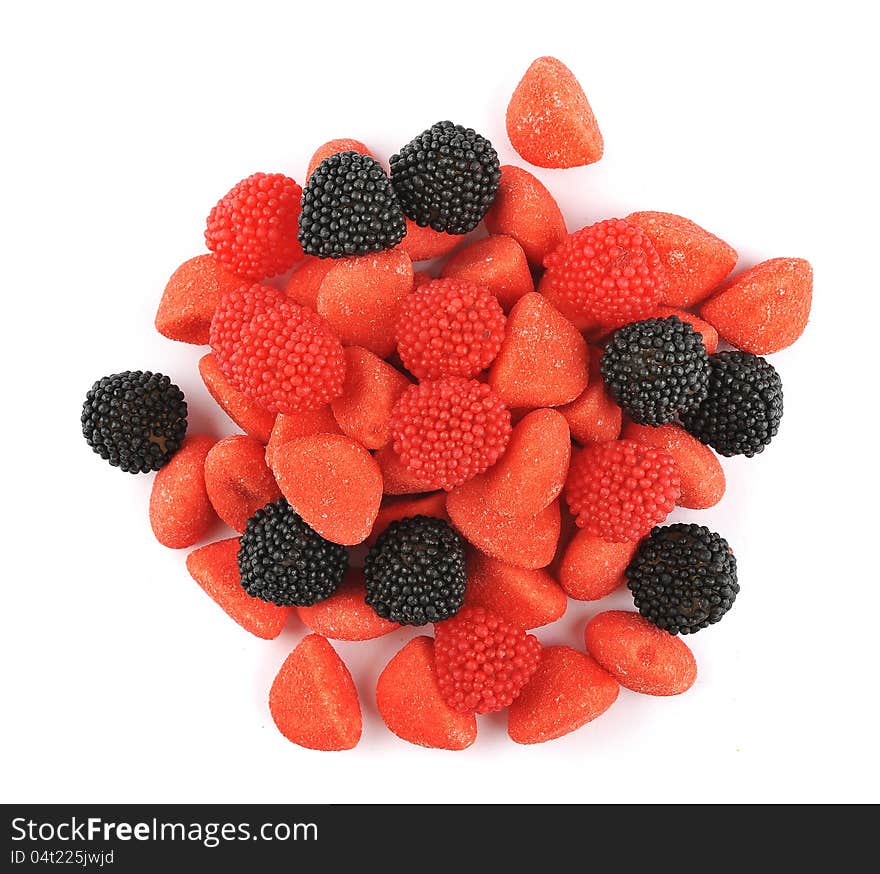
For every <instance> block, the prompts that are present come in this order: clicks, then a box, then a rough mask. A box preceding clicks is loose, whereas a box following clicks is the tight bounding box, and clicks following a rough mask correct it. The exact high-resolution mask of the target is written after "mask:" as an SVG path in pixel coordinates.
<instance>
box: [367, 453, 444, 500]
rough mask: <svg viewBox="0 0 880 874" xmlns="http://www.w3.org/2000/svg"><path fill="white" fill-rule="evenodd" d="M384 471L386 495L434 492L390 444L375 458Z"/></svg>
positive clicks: (383, 480)
mask: <svg viewBox="0 0 880 874" xmlns="http://www.w3.org/2000/svg"><path fill="white" fill-rule="evenodd" d="M374 458H375V459H376V463H377V464H378V465H379V469H380V470H381V471H382V490H383V492H384V493H385V494H386V495H417V494H419V493H421V492H430V491H433V487H432V486H431V485H430V484H429V483H426V482H424V481H423V480H420V479H419V478H418V477H416V476H415V475H414V474H413V473H412V471H410V469H409V468H408V467H407V466H406V465H405V464H404V463H403V461H402V460H401V458H400V456H399V455H398V454H397V453H396V452H395V451H394V447H393V446H392V445H391V444H390V443H388V444H386V445H385V446H383V447H382V448H381V449H378V450H377V451H376V454H375V456H374Z"/></svg>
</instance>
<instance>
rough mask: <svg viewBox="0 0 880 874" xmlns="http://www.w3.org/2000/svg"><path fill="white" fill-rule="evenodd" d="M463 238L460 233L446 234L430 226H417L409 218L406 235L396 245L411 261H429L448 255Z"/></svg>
mask: <svg viewBox="0 0 880 874" xmlns="http://www.w3.org/2000/svg"><path fill="white" fill-rule="evenodd" d="M463 239H464V237H463V236H462V235H461V234H447V233H446V231H435V230H434V229H433V228H432V227H424V228H423V227H419V225H417V224H416V223H415V222H414V221H413V220H412V219H411V218H408V219H407V220H406V236H405V237H404V238H403V240H402V241H401V242H400V244H399V245H398V247H397V248H398V249H400V251H401V252H406V254H407V255H409V257H410V260H412V261H431V260H433V259H434V258H442V257H443V256H444V255H448V254H449V253H450V252H451V251H452V250H453V249H454V248H455V247H456V246H458V244H459V243H460V242H461V241H462V240H463Z"/></svg>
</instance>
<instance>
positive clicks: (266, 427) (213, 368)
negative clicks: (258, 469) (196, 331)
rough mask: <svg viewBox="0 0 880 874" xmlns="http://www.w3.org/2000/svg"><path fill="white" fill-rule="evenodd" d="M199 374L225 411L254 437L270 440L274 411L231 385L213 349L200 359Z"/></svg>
mask: <svg viewBox="0 0 880 874" xmlns="http://www.w3.org/2000/svg"><path fill="white" fill-rule="evenodd" d="M199 373H200V374H201V377H202V382H204V383H205V388H207V389H208V391H209V392H210V394H211V397H212V398H214V400H215V401H216V402H217V404H218V405H219V406H220V408H221V409H222V410H223V412H224V413H226V415H227V416H229V418H230V419H232V421H233V422H235V424H236V425H238V427H239V428H241V430H242V431H244V432H246V433H247V434H250V436H251V437H253V438H254V439H255V440H259V441H260V443H264V444H265V443H268V442H269V435H270V434H271V433H272V426H273V425H274V424H275V413H270V412H269V411H268V410H266V409H264V408H263V407H261V406H260V405H259V404H258V403H256V402H254V401H252V400H251V399H250V398H249V397H248V396H247V395H246V394H244V393H243V392H240V391H239V390H238V389H237V388H235V387H234V386H232V385H230V383H229V380H227V379H226V377H225V376H224V375H223V371H221V370H220V365H219V364H218V363H217V359H216V358H215V357H214V353H213V352H209V353H208V354H207V355H204V356H202V358H201V359H200V360H199Z"/></svg>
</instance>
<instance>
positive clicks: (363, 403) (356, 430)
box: [330, 346, 411, 449]
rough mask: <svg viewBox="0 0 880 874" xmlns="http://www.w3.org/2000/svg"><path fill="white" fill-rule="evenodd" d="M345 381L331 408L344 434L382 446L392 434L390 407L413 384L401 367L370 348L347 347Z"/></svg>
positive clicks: (368, 444) (366, 444) (365, 442)
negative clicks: (394, 366)
mask: <svg viewBox="0 0 880 874" xmlns="http://www.w3.org/2000/svg"><path fill="white" fill-rule="evenodd" d="M345 362H346V371H345V383H344V385H343V387H342V394H341V395H340V396H339V397H338V398H336V399H335V400H333V401H332V402H331V404H330V408H331V410H332V411H333V416H334V418H335V419H336V422H337V424H338V425H339V428H340V430H341V431H342V432H343V434H347V435H348V436H349V437H351V438H352V439H353V440H357V442H358V443H360V444H362V445H363V446H365V447H366V448H367V449H379V448H380V447H381V446H384V445H385V444H386V443H387V442H388V440H389V439H390V437H391V430H390V426H389V423H390V421H391V409H392V407H393V406H394V404H395V403H396V402H397V399H398V398H399V397H400V396H401V395H402V394H403V392H404V391H406V389H407V388H408V387H409V385H410V384H411V383H410V381H409V380H408V379H407V378H406V377H405V376H404V375H403V374H402V373H400V371H398V370H395V369H394V368H393V367H392V366H391V365H390V364H387V363H386V362H384V361H383V360H382V359H381V358H379V357H378V356H377V355H374V354H373V353H372V352H370V350H369V349H363V348H361V347H360V346H349V347H347V348H346V350H345Z"/></svg>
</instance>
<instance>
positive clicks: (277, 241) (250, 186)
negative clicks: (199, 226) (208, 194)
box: [205, 173, 303, 279]
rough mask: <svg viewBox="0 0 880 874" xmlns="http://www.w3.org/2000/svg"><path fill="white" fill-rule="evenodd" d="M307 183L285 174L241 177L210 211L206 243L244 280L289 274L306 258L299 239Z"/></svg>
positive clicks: (220, 260)
mask: <svg viewBox="0 0 880 874" xmlns="http://www.w3.org/2000/svg"><path fill="white" fill-rule="evenodd" d="M301 197H302V188H300V186H299V185H297V184H296V182H294V181H293V179H289V178H288V177H287V176H284V175H283V174H281V173H268V174H267V173H254V175H253V176H248V178H247V179H242V181H241V182H239V183H238V184H237V185H235V186H234V187H233V188H232V190H231V191H230V192H229V193H228V194H226V195H225V196H224V197H223V198H221V199H220V201H219V202H218V203H217V205H216V206H215V207H214V208H213V209H212V210H211V214H210V215H209V216H208V226H207V228H205V242H206V243H207V245H208V248H209V249H210V250H211V251H212V252H213V253H214V254H215V255H216V256H217V260H218V261H219V262H220V263H221V264H222V265H223V266H224V267H225V268H226V269H227V270H229V271H230V272H231V273H235V274H236V275H237V276H241V277H242V278H243V279H265V278H266V277H267V276H276V275H277V274H279V273H284V272H285V271H287V270H289V269H290V268H291V267H293V265H294V264H295V263H296V262H297V261H299V260H300V258H302V257H303V251H302V249H301V248H300V245H299V242H298V241H297V233H298V227H297V222H298V220H299V213H300V198H301Z"/></svg>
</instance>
